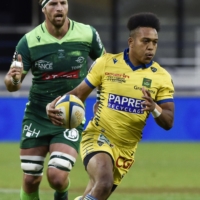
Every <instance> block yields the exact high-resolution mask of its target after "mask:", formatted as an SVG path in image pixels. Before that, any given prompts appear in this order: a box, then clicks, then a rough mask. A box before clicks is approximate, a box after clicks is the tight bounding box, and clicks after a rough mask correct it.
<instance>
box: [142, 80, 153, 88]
mask: <svg viewBox="0 0 200 200" xmlns="http://www.w3.org/2000/svg"><path fill="white" fill-rule="evenodd" d="M151 82H152V80H151V79H148V78H143V82H142V85H143V86H146V87H148V88H150V87H151Z"/></svg>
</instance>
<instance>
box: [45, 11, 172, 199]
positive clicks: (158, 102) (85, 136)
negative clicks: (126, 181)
mask: <svg viewBox="0 0 200 200" xmlns="http://www.w3.org/2000/svg"><path fill="white" fill-rule="evenodd" d="M127 26H128V29H129V31H130V36H129V38H128V48H127V49H125V50H124V51H123V52H121V53H119V54H109V53H106V54H105V55H103V56H102V57H101V58H98V59H97V60H96V61H95V62H94V64H93V65H92V67H91V69H90V70H89V73H88V75H87V77H86V78H85V80H84V81H83V82H82V83H81V84H80V85H79V86H78V87H76V88H75V89H73V90H72V91H71V92H69V93H70V94H74V95H76V96H77V97H79V98H80V99H81V100H82V101H83V102H84V101H85V99H86V98H87V96H88V95H89V94H90V92H91V91H92V90H93V89H94V88H95V87H98V86H100V89H101V90H100V96H99V101H100V104H99V106H98V109H97V111H96V114H95V116H94V118H93V119H92V120H91V121H90V122H89V124H88V126H87V127H86V129H85V130H84V131H83V133H82V140H81V147H80V152H81V157H82V160H83V163H84V165H85V169H86V171H87V173H88V175H89V177H90V181H89V183H88V185H87V188H86V190H85V192H84V194H83V196H82V197H77V198H76V200H79V199H81V200H106V199H108V197H109V196H110V195H111V193H112V192H113V191H114V190H115V188H116V187H117V186H118V185H119V184H120V182H121V181H122V179H123V177H124V176H125V175H126V174H127V173H128V171H129V169H130V168H131V166H132V165H133V163H134V155H135V152H136V148H137V145H138V142H139V141H140V140H141V138H142V132H143V128H144V126H145V124H146V120H147V118H148V117H149V115H150V113H151V114H152V115H153V117H154V119H155V122H156V123H157V124H158V125H159V126H160V127H162V128H163V129H165V130H169V129H171V128H172V126H173V121H174V102H173V94H174V86H173V83H172V79H171V76H170V74H169V73H168V72H167V71H166V70H165V69H164V68H162V67H161V66H160V65H159V64H158V63H157V62H154V61H153V57H154V55H155V53H156V49H157V42H158V31H159V28H160V23H159V20H158V18H157V16H155V15H154V14H152V13H139V14H136V15H133V16H131V17H130V19H129V20H128V25H127ZM57 100H58V99H55V100H54V101H52V102H51V103H49V104H48V105H47V107H46V109H47V114H48V116H49V118H50V119H51V121H52V123H54V124H56V125H62V120H61V117H59V116H57V115H56V113H59V110H57V109H55V103H56V101H57Z"/></svg>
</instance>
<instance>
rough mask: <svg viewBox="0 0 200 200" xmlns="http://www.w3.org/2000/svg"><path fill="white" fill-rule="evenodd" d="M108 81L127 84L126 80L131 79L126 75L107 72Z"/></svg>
mask: <svg viewBox="0 0 200 200" xmlns="http://www.w3.org/2000/svg"><path fill="white" fill-rule="evenodd" d="M105 76H106V80H107V81H111V82H118V83H125V82H126V78H129V76H128V75H126V74H117V73H112V72H105Z"/></svg>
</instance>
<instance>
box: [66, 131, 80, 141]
mask: <svg viewBox="0 0 200 200" xmlns="http://www.w3.org/2000/svg"><path fill="white" fill-rule="evenodd" d="M64 137H65V138H66V139H67V140H71V141H74V142H75V141H78V139H79V133H78V131H77V130H76V129H75V128H73V129H70V130H69V129H66V130H65V131H64Z"/></svg>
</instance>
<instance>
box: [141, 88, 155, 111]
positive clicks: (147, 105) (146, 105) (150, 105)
mask: <svg viewBox="0 0 200 200" xmlns="http://www.w3.org/2000/svg"><path fill="white" fill-rule="evenodd" d="M142 93H143V96H142V98H143V99H144V101H143V102H142V106H143V109H142V110H143V111H150V112H152V111H153V110H154V109H155V106H156V104H155V102H154V101H153V99H152V98H151V94H150V92H149V91H148V90H146V89H145V88H144V87H143V88H142Z"/></svg>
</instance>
